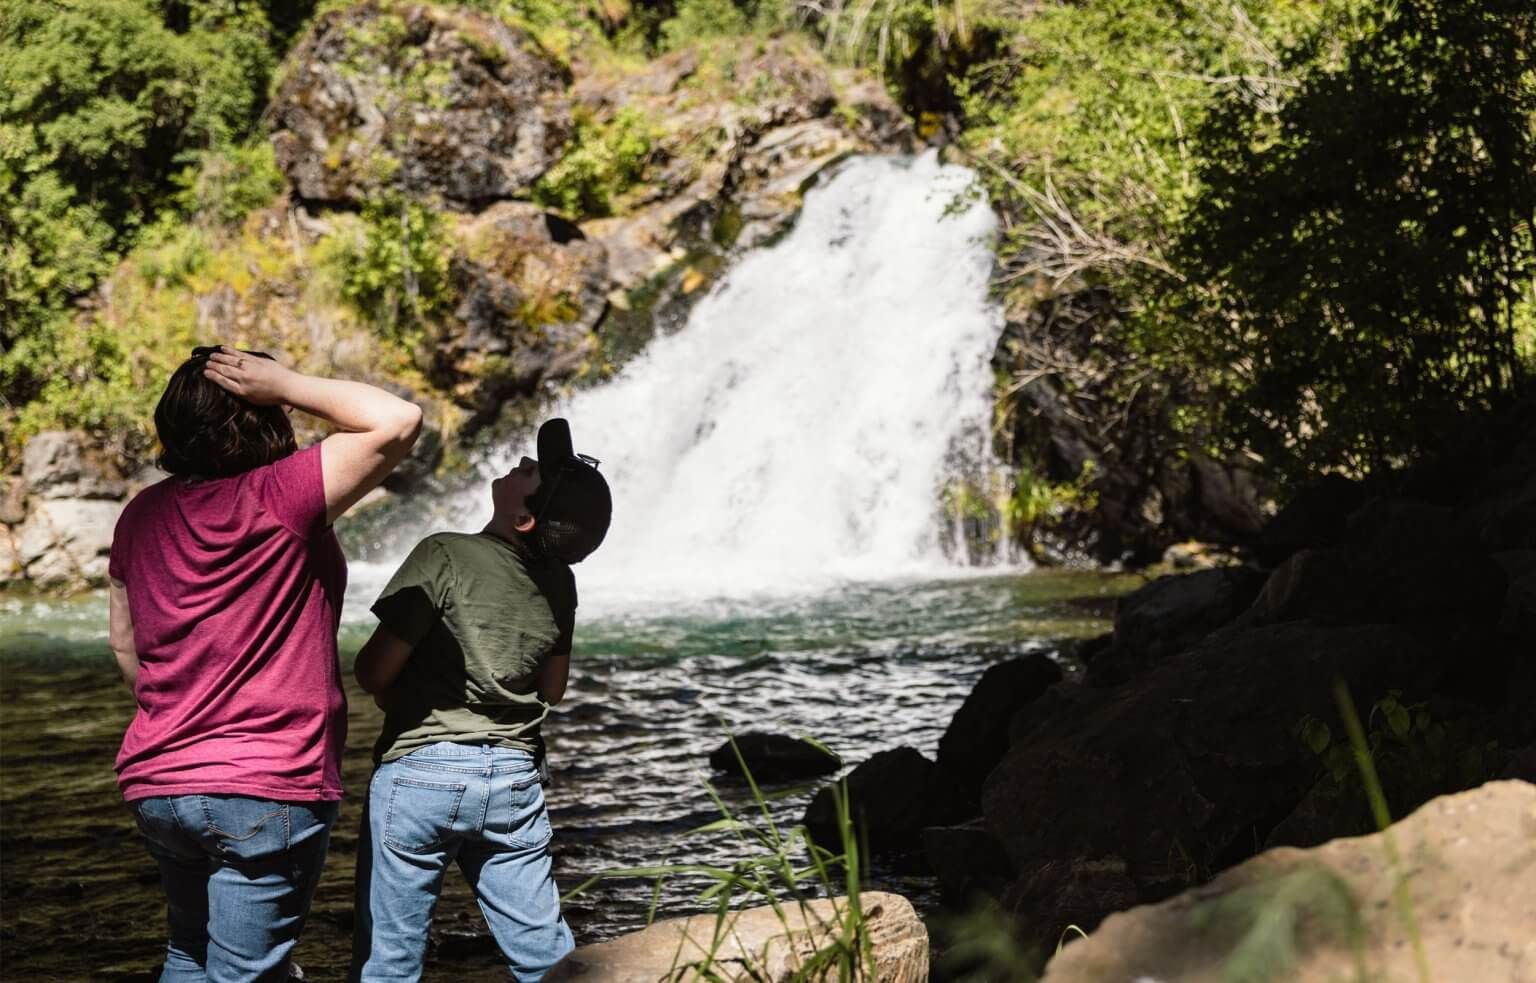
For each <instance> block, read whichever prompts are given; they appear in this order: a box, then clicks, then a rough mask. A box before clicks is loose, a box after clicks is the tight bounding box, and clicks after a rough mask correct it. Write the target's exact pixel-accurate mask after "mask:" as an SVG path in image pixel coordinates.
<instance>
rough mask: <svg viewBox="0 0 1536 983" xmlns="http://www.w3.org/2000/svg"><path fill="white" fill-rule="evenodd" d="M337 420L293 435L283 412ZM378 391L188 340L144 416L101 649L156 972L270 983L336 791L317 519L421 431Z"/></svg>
mask: <svg viewBox="0 0 1536 983" xmlns="http://www.w3.org/2000/svg"><path fill="white" fill-rule="evenodd" d="M285 406H289V407H293V408H296V409H300V410H304V411H305V412H308V413H312V414H314V415H315V416H317V417H319V418H321V419H322V420H325V421H327V422H329V423H330V424H332V425H333V426H334V427H335V428H336V429H337V431H339V432H337V433H334V434H332V435H331V436H329V437H327V438H326V439H325V440H323V441H321V442H320V443H319V444H316V445H314V446H311V447H307V448H305V449H303V450H299V449H298V447H297V443H296V441H295V440H294V435H293V428H292V427H291V426H290V425H289V423H288V418H287V414H286V412H285V409H284V407H285ZM420 427H421V410H420V409H419V408H418V407H416V406H414V405H412V404H411V403H408V402H406V401H405V400H402V399H399V398H397V397H395V396H392V395H390V394H389V393H387V392H384V391H383V390H381V389H376V388H374V387H372V386H367V385H363V384H362V383H356V382H342V381H339V380H334V379H320V378H315V377H313V376H306V375H301V374H300V373H297V372H294V371H292V370H290V369H286V368H284V367H282V366H281V365H279V364H277V362H275V361H273V360H271V359H270V358H268V357H266V356H263V355H259V354H257V353H251V352H239V351H235V350H233V349H229V348H223V347H220V348H197V349H194V350H193V353H192V358H190V359H189V360H188V361H187V362H186V363H184V364H183V365H182V366H181V367H180V368H178V369H177V370H176V372H175V373H174V374H173V375H172V376H171V380H170V382H169V383H168V384H167V385H166V388H165V393H164V395H162V396H161V398H160V404H159V406H157V407H156V409H155V430H156V432H157V434H158V435H159V438H160V444H161V447H162V449H163V450H162V454H161V456H160V466H161V467H162V468H163V469H164V470H165V471H167V472H169V474H170V477H168V478H166V479H165V480H164V481H161V482H159V483H157V484H154V485H151V486H150V487H148V488H146V489H144V491H142V492H140V493H139V494H138V495H137V496H135V497H134V499H133V501H131V502H129V503H128V506H127V508H125V509H124V510H123V514H122V517H121V518H120V519H119V520H118V523H117V529H116V532H115V533H114V535H113V539H112V556H111V561H110V565H109V572H110V575H111V591H110V599H111V603H110V608H111V615H110V617H111V627H110V642H111V646H112V651H113V653H114V654H115V655H116V657H117V662H118V666H119V667H120V668H121V670H122V673H123V679H124V681H126V682H127V683H128V685H129V686H130V687H131V688H132V689H133V694H134V699H135V701H136V702H137V704H138V710H137V712H136V713H135V714H134V718H133V722H132V723H131V724H130V725H129V727H128V732H127V734H125V735H124V737H123V746H122V750H121V751H120V752H119V754H118V758H117V773H118V785H119V787H120V788H121V789H122V793H123V798H124V800H125V801H126V802H127V804H128V806H129V808H130V809H131V810H132V811H133V814H134V817H135V819H136V820H137V822H138V825H139V829H140V831H141V832H142V833H143V834H144V838H145V841H146V844H147V846H148V848H149V852H150V854H151V855H152V856H154V858H155V860H156V861H157V862H158V863H159V865H160V875H161V882H162V884H163V885H164V887H165V891H166V895H167V900H168V902H169V912H170V944H169V945H168V947H167V950H166V959H165V967H164V969H163V971H162V973H161V977H160V978H161V980H176V981H179V980H282V979H285V978H286V977H287V976H288V967H289V959H290V956H291V953H292V950H293V946H294V943H295V942H297V940H298V937H299V932H300V930H301V929H302V928H303V924H304V919H305V916H306V915H307V914H308V912H309V905H310V900H311V898H312V897H313V894H314V888H315V884H316V882H317V881H318V879H319V874H320V869H321V867H322V865H323V864H324V861H325V851H326V845H327V843H328V842H329V838H330V827H331V824H332V823H333V822H334V821H335V818H336V807H337V802H338V800H339V799H340V798H341V778H340V773H341V752H342V748H343V745H344V742H345V738H346V701H345V698H344V697H343V696H342V691H341V680H340V673H339V670H338V667H337V661H336V626H337V623H338V621H339V619H340V617H341V602H342V594H343V592H344V590H345V588H346V580H347V568H346V560H345V559H344V558H343V556H342V554H341V548H340V546H339V545H338V544H337V542H336V536H335V534H334V533H333V532H332V531H331V524H332V523H333V522H334V521H335V520H336V518H337V517H338V516H339V515H341V514H342V513H343V512H345V511H346V510H347V509H348V508H349V507H351V506H352V505H353V504H355V503H356V502H357V500H358V499H360V498H362V497H363V496H364V495H365V494H367V493H368V492H369V491H370V490H372V489H373V488H374V487H375V486H377V485H378V484H379V482H381V481H383V480H384V477H385V476H386V475H387V474H389V472H390V471H391V470H392V469H393V468H394V467H395V465H397V464H398V463H400V461H401V460H402V459H403V458H404V457H405V455H406V453H407V452H409V450H410V448H411V445H412V444H413V443H414V442H415V440H416V436H417V433H418V432H419V431H420Z"/></svg>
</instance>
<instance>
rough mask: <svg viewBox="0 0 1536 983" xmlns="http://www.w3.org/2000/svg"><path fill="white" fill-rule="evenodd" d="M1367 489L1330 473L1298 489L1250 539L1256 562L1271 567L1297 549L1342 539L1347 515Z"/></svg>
mask: <svg viewBox="0 0 1536 983" xmlns="http://www.w3.org/2000/svg"><path fill="white" fill-rule="evenodd" d="M1369 494H1370V493H1369V491H1368V490H1367V489H1366V487H1365V486H1364V485H1363V484H1362V483H1361V482H1358V481H1351V480H1350V479H1348V478H1345V477H1343V476H1342V475H1337V474H1330V475H1325V476H1323V477H1322V478H1319V479H1318V480H1317V481H1315V482H1313V483H1312V484H1310V485H1307V486H1306V487H1304V488H1302V489H1301V490H1300V491H1298V492H1297V493H1296V494H1295V495H1293V496H1292V497H1291V500H1290V501H1289V502H1287V503H1286V505H1285V507H1284V508H1283V509H1281V510H1280V511H1279V513H1277V514H1276V515H1275V517H1274V518H1273V519H1270V520H1269V522H1267V523H1265V525H1264V528H1263V529H1262V530H1260V532H1259V535H1258V536H1257V538H1256V539H1255V540H1254V542H1253V552H1254V555H1255V556H1256V557H1257V558H1258V560H1259V562H1260V563H1263V564H1264V565H1265V566H1275V565H1276V564H1279V563H1282V562H1284V561H1285V559H1286V558H1287V557H1289V556H1290V555H1291V554H1292V553H1295V552H1296V551H1297V550H1302V549H1308V548H1317V547H1323V546H1335V545H1338V544H1339V543H1341V542H1343V541H1344V536H1345V534H1346V532H1347V531H1348V527H1349V517H1350V516H1351V515H1352V514H1354V511H1355V510H1356V509H1358V508H1360V506H1362V505H1364V504H1365V502H1366V499H1367V498H1368V497H1369Z"/></svg>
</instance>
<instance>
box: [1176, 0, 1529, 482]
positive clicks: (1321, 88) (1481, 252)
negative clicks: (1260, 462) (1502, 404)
mask: <svg viewBox="0 0 1536 983" xmlns="http://www.w3.org/2000/svg"><path fill="white" fill-rule="evenodd" d="M1351 15H1352V16H1351V18H1350V20H1349V21H1348V22H1344V23H1335V22H1329V23H1328V24H1327V25H1325V27H1324V29H1323V30H1321V31H1318V32H1316V33H1314V34H1313V35H1312V36H1310V37H1309V38H1308V39H1307V40H1306V41H1305V42H1304V43H1302V44H1299V45H1297V46H1294V47H1293V48H1291V49H1290V50H1288V51H1287V52H1286V53H1285V56H1284V62H1285V66H1286V70H1287V71H1288V72H1290V73H1293V74H1294V75H1295V76H1296V77H1297V79H1298V82H1297V84H1296V86H1295V87H1294V88H1287V89H1283V90H1278V91H1276V92H1273V93H1264V94H1262V95H1261V94H1259V93H1256V92H1254V91H1250V90H1242V89H1237V90H1233V91H1232V92H1231V93H1230V94H1229V95H1228V97H1227V98H1225V99H1223V100H1221V101H1220V102H1219V103H1217V105H1216V106H1215V107H1214V108H1213V109H1212V111H1211V114H1210V116H1209V118H1208V119H1207V120H1206V121H1204V123H1203V124H1202V125H1200V126H1199V128H1198V131H1197V134H1196V139H1195V141H1194V142H1195V153H1196V154H1197V156H1198V157H1200V158H1201V159H1202V160H1203V164H1202V166H1201V167H1200V168H1199V179H1200V184H1201V190H1200V193H1199V196H1198V199H1197V201H1196V202H1195V203H1194V206H1193V207H1192V209H1191V211H1190V216H1189V222H1188V225H1187V227H1186V230H1185V233H1184V235H1183V237H1182V240H1181V242H1180V245H1179V247H1178V249H1177V250H1176V251H1175V255H1176V257H1177V265H1179V266H1180V267H1181V269H1182V271H1183V272H1184V273H1185V275H1186V276H1187V277H1188V280H1189V283H1190V288H1189V289H1188V291H1187V292H1186V294H1185V301H1186V303H1185V306H1184V308H1183V309H1182V310H1181V312H1180V313H1181V315H1182V317H1183V318H1184V319H1185V320H1186V321H1187V322H1188V324H1189V329H1190V330H1189V334H1188V337H1187V339H1186V340H1187V345H1185V350H1187V351H1189V352H1190V353H1192V354H1195V355H1196V357H1199V358H1200V359H1201V360H1202V361H1204V362H1205V363H1206V364H1208V365H1210V366H1211V367H1213V368H1214V369H1215V370H1216V371H1217V372H1218V373H1219V385H1218V387H1217V392H1216V396H1217V399H1218V401H1219V404H1220V406H1221V410H1222V419H1223V421H1224V423H1225V425H1226V433H1227V434H1228V436H1229V438H1230V440H1231V441H1232V442H1233V443H1235V444H1238V445H1244V446H1247V447H1250V448H1252V449H1254V450H1256V451H1258V452H1259V453H1261V454H1262V455H1263V456H1264V458H1265V459H1266V461H1268V462H1269V463H1270V465H1271V466H1273V467H1276V468H1278V469H1281V470H1282V471H1284V472H1285V473H1287V474H1290V475H1303V474H1306V473H1308V472H1313V471H1317V470H1321V469H1326V468H1343V469H1347V470H1351V471H1357V472H1358V471H1367V470H1373V469H1378V468H1381V467H1383V466H1387V465H1391V464H1395V463H1397V462H1399V461H1401V460H1403V459H1404V458H1407V457H1411V456H1413V455H1414V454H1416V453H1418V452H1420V451H1422V450H1424V449H1426V447H1427V446H1428V445H1430V444H1431V443H1432V442H1433V438H1434V434H1436V433H1437V432H1438V431H1439V430H1440V429H1441V428H1442V427H1443V425H1444V423H1445V422H1446V421H1447V420H1448V419H1450V418H1451V417H1452V416H1454V415H1455V414H1457V413H1460V412H1463V411H1466V410H1468V409H1477V408H1486V407H1489V406H1492V405H1495V404H1497V403H1498V402H1499V400H1500V398H1501V397H1502V396H1503V395H1504V394H1505V393H1507V392H1508V391H1509V390H1510V388H1511V386H1512V385H1513V383H1514V382H1515V381H1516V380H1517V378H1518V377H1519V374H1520V363H1519V358H1518V355H1517V348H1516V345H1517V340H1516V339H1517V315H1516V311H1517V309H1518V307H1519V305H1520V304H1521V303H1522V299H1523V295H1526V293H1527V291H1528V290H1529V284H1530V280H1531V277H1532V274H1533V271H1536V241H1533V234H1532V220H1533V217H1536V131H1533V128H1532V120H1533V119H1536V7H1533V6H1531V5H1530V4H1529V3H1528V2H1525V0H1401V2H1397V3H1372V4H1365V5H1356V6H1354V7H1352V8H1351Z"/></svg>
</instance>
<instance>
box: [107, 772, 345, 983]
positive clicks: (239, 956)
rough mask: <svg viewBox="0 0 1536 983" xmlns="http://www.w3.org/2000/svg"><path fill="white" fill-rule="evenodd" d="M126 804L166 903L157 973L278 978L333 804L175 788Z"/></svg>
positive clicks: (315, 872) (179, 978)
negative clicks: (166, 935) (167, 931)
mask: <svg viewBox="0 0 1536 983" xmlns="http://www.w3.org/2000/svg"><path fill="white" fill-rule="evenodd" d="M128 806H129V809H130V810H131V811H132V812H133V815H134V819H135V820H136V821H137V822H138V825H139V830H140V832H142V833H143V834H144V839H145V841H146V844H147V845H148V847H149V852H150V855H151V856H153V857H154V858H155V860H156V861H157V862H159V864H160V883H161V884H162V885H163V886H164V888H165V896H166V901H167V907H168V909H169V913H170V923H171V941H170V944H169V945H168V946H167V947H166V952H165V967H164V969H163V970H161V973H160V979H161V981H162V983H191V981H204V980H207V981H212V983H223V981H226V980H229V981H234V980H241V981H247V980H262V981H266V980H285V979H287V978H288V963H289V959H290V957H291V956H292V954H293V947H294V944H295V943H296V942H298V940H299V933H300V932H301V931H302V930H303V928H304V919H305V918H306V917H308V915H309V906H310V902H311V901H313V900H314V896H315V885H316V884H317V883H318V882H319V880H320V868H321V867H323V866H324V865H325V850H326V846H327V844H328V843H329V842H330V837H331V824H332V823H334V822H335V821H336V807H337V804H336V803H335V802H274V801H271V800H268V799H250V798H245V797H243V796H236V795H176V796H169V797H158V798H149V799H139V800H137V801H135V802H130V803H129V804H128Z"/></svg>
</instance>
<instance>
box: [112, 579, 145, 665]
mask: <svg viewBox="0 0 1536 983" xmlns="http://www.w3.org/2000/svg"><path fill="white" fill-rule="evenodd" d="M107 644H108V645H109V646H111V648H112V655H113V657H114V658H116V659H117V669H118V671H119V672H121V673H122V674H123V682H124V683H126V684H127V685H128V688H129V689H133V687H134V684H135V683H137V682H138V680H139V652H138V649H136V648H134V645H133V615H132V614H130V613H129V611H128V588H127V587H126V586H125V585H124V584H123V582H122V581H121V580H117V579H116V578H113V579H112V581H111V586H110V587H109V588H108V590H107Z"/></svg>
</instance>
